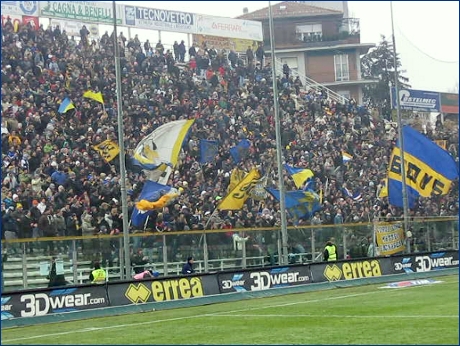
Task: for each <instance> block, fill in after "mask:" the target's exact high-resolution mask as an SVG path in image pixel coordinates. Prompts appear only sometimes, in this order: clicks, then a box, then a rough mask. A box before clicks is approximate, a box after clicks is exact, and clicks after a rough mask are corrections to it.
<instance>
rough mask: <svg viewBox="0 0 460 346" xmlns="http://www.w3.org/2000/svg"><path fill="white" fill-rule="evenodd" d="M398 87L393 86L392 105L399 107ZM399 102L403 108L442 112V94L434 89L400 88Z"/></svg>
mask: <svg viewBox="0 0 460 346" xmlns="http://www.w3.org/2000/svg"><path fill="white" fill-rule="evenodd" d="M395 95H396V88H394V87H393V88H391V100H392V107H393V108H397V99H396V97H395ZM399 103H400V105H401V109H403V110H409V111H421V112H440V111H441V103H440V95H439V93H437V92H434V91H426V90H414V89H400V90H399Z"/></svg>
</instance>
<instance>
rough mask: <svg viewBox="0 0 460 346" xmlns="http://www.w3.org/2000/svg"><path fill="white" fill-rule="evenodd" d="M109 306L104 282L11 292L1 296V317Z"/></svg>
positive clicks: (37, 314) (31, 315) (8, 317)
mask: <svg viewBox="0 0 460 346" xmlns="http://www.w3.org/2000/svg"><path fill="white" fill-rule="evenodd" d="M106 306H109V301H108V298H107V291H106V289H105V286H104V285H100V286H80V287H71V288H66V287H64V288H59V289H52V290H36V291H23V292H14V293H13V292H12V293H11V294H5V295H2V320H4V319H10V318H17V317H35V316H44V315H48V314H53V313H62V312H71V311H80V310H88V309H95V308H101V307H106Z"/></svg>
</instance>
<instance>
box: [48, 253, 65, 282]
mask: <svg viewBox="0 0 460 346" xmlns="http://www.w3.org/2000/svg"><path fill="white" fill-rule="evenodd" d="M46 278H47V279H48V280H49V282H48V287H59V286H65V285H67V281H66V280H65V276H64V274H57V269H56V257H52V259H51V266H50V271H49V274H48V276H47V277H46Z"/></svg>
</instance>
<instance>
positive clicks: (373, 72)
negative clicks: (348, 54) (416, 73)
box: [361, 35, 410, 115]
mask: <svg viewBox="0 0 460 346" xmlns="http://www.w3.org/2000/svg"><path fill="white" fill-rule="evenodd" d="M396 63H397V65H398V75H399V87H400V88H410V85H409V84H408V82H409V79H408V78H406V77H404V76H403V75H402V73H404V71H401V59H400V58H399V56H398V54H397V55H396ZM361 76H362V78H363V79H373V80H377V81H378V82H377V83H370V84H366V86H364V87H363V93H364V95H363V99H364V102H366V103H368V104H369V105H370V106H373V107H377V108H379V110H380V114H386V115H389V114H391V102H390V85H391V86H392V87H393V86H394V85H395V83H394V81H395V67H394V50H393V46H392V45H391V44H390V43H389V42H388V41H387V40H386V38H385V36H384V35H382V37H381V42H380V43H379V45H378V46H377V47H375V48H373V49H372V50H370V51H369V52H368V53H367V54H365V55H364V56H363V57H362V58H361Z"/></svg>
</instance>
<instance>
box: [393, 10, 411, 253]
mask: <svg viewBox="0 0 460 346" xmlns="http://www.w3.org/2000/svg"><path fill="white" fill-rule="evenodd" d="M390 10H391V32H392V36H393V63H394V65H395V94H396V95H395V97H396V106H397V107H396V110H397V121H398V141H399V148H400V152H401V177H402V196H403V210H404V231H405V232H407V231H408V230H409V203H408V200H407V186H406V164H405V162H404V136H403V133H402V131H403V129H402V124H401V102H400V99H399V78H398V77H399V75H398V61H397V58H396V39H395V27H394V21H393V1H390ZM390 95H391V93H390ZM406 245H407V248H406V251H407V253H410V252H411V249H410V242H409V241H408V242H407V244H406Z"/></svg>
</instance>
